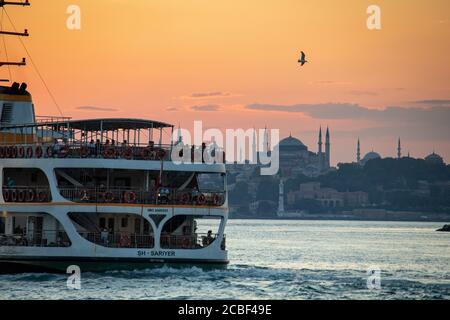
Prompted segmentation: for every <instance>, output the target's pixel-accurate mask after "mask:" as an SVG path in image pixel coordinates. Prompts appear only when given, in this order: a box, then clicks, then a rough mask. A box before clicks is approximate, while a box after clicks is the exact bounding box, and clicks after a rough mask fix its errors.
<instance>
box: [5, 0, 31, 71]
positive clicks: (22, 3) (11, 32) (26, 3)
mask: <svg viewBox="0 0 450 320" xmlns="http://www.w3.org/2000/svg"><path fill="white" fill-rule="evenodd" d="M30 5H31V4H30V2H29V0H25V1H24V2H17V1H5V0H0V8H3V7H5V6H22V7H26V6H30ZM0 35H7V36H19V37H28V36H29V34H28V30H27V29H25V31H24V32H23V33H22V32H15V31H14V32H13V31H3V30H1V31H0ZM26 64H27V61H26V59H25V58H22V61H19V62H10V61H0V67H3V66H25V65H26Z"/></svg>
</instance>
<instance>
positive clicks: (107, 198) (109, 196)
mask: <svg viewBox="0 0 450 320" xmlns="http://www.w3.org/2000/svg"><path fill="white" fill-rule="evenodd" d="M102 198H103V201H104V202H106V203H111V202H113V201H114V193H112V192H111V191H106V192H103V193H102Z"/></svg>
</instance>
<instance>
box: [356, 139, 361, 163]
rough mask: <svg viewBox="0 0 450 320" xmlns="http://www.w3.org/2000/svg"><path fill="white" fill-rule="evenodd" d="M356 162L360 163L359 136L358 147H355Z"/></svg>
mask: <svg viewBox="0 0 450 320" xmlns="http://www.w3.org/2000/svg"><path fill="white" fill-rule="evenodd" d="M356 162H357V163H361V143H360V142H359V138H358V147H357V149H356Z"/></svg>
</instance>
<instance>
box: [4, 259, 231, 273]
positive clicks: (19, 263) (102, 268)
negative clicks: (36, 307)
mask: <svg viewBox="0 0 450 320" xmlns="http://www.w3.org/2000/svg"><path fill="white" fill-rule="evenodd" d="M228 263H229V261H228V260H206V259H130V258H91V257H85V258H80V257H39V258H31V257H23V258H18V257H11V258H0V274H18V273H66V272H67V268H68V267H69V266H72V265H76V266H78V267H79V268H80V270H81V272H107V271H121V270H143V269H149V268H157V267H161V266H163V265H169V266H171V267H177V268H179V267H181V268H182V267H190V266H193V265H195V266H201V267H202V268H220V267H226V266H227V265H228Z"/></svg>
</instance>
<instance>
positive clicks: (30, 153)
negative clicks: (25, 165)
mask: <svg viewBox="0 0 450 320" xmlns="http://www.w3.org/2000/svg"><path fill="white" fill-rule="evenodd" d="M27 158H33V148H32V147H28V148H27Z"/></svg>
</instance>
